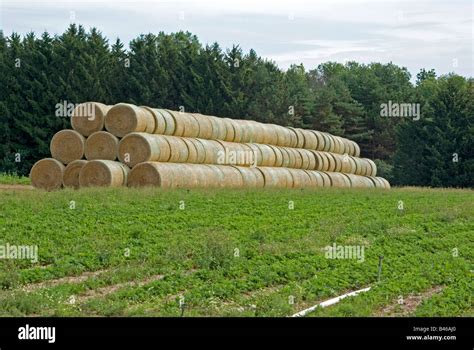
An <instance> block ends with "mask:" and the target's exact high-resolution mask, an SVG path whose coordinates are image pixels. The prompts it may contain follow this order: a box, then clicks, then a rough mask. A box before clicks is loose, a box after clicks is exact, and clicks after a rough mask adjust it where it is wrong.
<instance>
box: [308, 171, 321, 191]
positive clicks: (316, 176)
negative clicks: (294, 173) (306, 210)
mask: <svg viewBox="0 0 474 350" xmlns="http://www.w3.org/2000/svg"><path fill="white" fill-rule="evenodd" d="M306 172H307V173H308V175H310V177H311V178H312V183H313V187H324V178H323V176H322V175H321V173H320V172H319V171H312V170H307V171H306Z"/></svg>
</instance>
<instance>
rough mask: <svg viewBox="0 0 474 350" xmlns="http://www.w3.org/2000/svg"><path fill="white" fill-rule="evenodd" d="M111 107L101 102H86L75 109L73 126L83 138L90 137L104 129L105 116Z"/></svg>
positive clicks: (72, 118) (72, 116)
mask: <svg viewBox="0 0 474 350" xmlns="http://www.w3.org/2000/svg"><path fill="white" fill-rule="evenodd" d="M109 109H110V106H106V105H104V104H102V103H99V102H85V103H81V104H79V105H77V106H76V108H74V110H73V111H72V115H71V126H72V128H73V129H74V130H76V131H77V132H78V133H80V134H81V135H83V136H89V135H91V134H92V133H94V132H96V131H100V130H103V129H104V120H105V115H106V114H107V112H108V111H109Z"/></svg>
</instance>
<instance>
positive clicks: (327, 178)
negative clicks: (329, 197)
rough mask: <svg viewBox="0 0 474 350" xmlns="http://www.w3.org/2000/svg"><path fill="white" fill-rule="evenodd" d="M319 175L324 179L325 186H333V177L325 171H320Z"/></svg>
mask: <svg viewBox="0 0 474 350" xmlns="http://www.w3.org/2000/svg"><path fill="white" fill-rule="evenodd" d="M318 173H319V175H320V176H321V178H322V179H323V186H324V187H332V180H331V177H330V176H329V175H328V174H327V173H326V172H324V171H318Z"/></svg>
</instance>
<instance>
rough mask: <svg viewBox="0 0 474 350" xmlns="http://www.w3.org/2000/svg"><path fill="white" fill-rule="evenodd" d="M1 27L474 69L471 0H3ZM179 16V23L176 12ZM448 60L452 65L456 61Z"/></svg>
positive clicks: (312, 58) (283, 61)
mask: <svg viewBox="0 0 474 350" xmlns="http://www.w3.org/2000/svg"><path fill="white" fill-rule="evenodd" d="M0 10H1V14H0V28H2V29H3V30H4V31H5V34H7V35H9V34H10V33H11V32H12V31H17V32H20V33H23V34H24V33H26V32H28V31H30V30H33V31H35V32H42V31H43V30H47V31H49V32H53V33H61V32H63V31H64V29H65V28H66V27H67V26H68V25H69V23H70V22H71V20H70V18H69V17H70V11H74V12H75V17H76V21H77V22H78V23H81V24H84V26H85V27H86V28H89V27H92V26H95V27H97V28H99V29H100V30H102V31H103V33H104V34H105V35H107V36H108V37H109V38H110V39H111V40H114V39H115V38H116V37H120V38H121V39H123V41H125V42H128V41H129V40H131V39H133V38H134V37H136V36H138V35H139V34H141V33H147V32H158V31H165V32H173V31H177V30H189V31H191V32H192V33H194V34H196V35H197V36H198V37H199V38H200V40H201V41H202V42H204V43H209V42H214V41H217V42H219V43H220V44H221V46H223V47H230V46H231V45H232V44H241V46H242V47H243V48H244V49H246V50H248V49H250V48H254V49H256V51H257V53H259V54H260V55H262V56H264V57H268V58H271V59H274V60H275V61H276V62H277V63H278V64H279V65H280V66H281V67H283V68H286V67H288V66H289V65H290V64H292V63H296V64H298V63H300V62H303V63H304V64H305V66H306V67H308V68H314V67H315V66H316V65H317V64H319V63H322V62H324V61H327V60H339V61H344V60H357V61H361V62H372V61H380V62H388V61H393V62H394V63H396V64H399V65H402V66H407V67H408V68H409V69H410V71H411V72H412V73H413V74H416V72H417V71H418V70H419V69H420V68H423V67H424V68H432V67H434V68H436V69H437V70H438V71H439V73H447V72H450V71H456V72H458V73H460V74H463V75H470V76H472V75H474V73H473V61H474V58H473V51H472V41H473V34H472V28H473V18H472V17H473V12H472V11H473V7H472V2H471V1H470V0H452V1H444V2H443V1H439V0H421V1H416V2H414V1H410V0H402V1H400V0H383V1H382V0H352V1H348V0H318V1H309V0H307V1H304V0H274V1H271V2H270V1H255V0H241V1H235V0H231V1H224V0H220V1H218V0H212V1H209V0H208V1H200V0H181V1H163V0H154V1H153V0H139V1H116V0H99V1H94V0H83V1H77V0H76V1H74V0H63V1H59V0H50V1H46V2H44V1H26V0H15V1H13V0H3V1H2V3H1V5H0ZM182 12H183V13H184V20H181V19H180V14H181V13H182ZM453 59H457V60H458V62H459V64H458V65H457V66H453V64H452V62H453Z"/></svg>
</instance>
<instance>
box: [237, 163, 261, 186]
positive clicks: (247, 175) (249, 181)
mask: <svg viewBox="0 0 474 350" xmlns="http://www.w3.org/2000/svg"><path fill="white" fill-rule="evenodd" d="M233 167H234V168H235V169H237V170H238V171H239V172H240V175H241V176H242V187H244V188H256V187H257V177H256V175H255V172H254V171H252V170H251V168H246V167H240V166H233Z"/></svg>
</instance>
